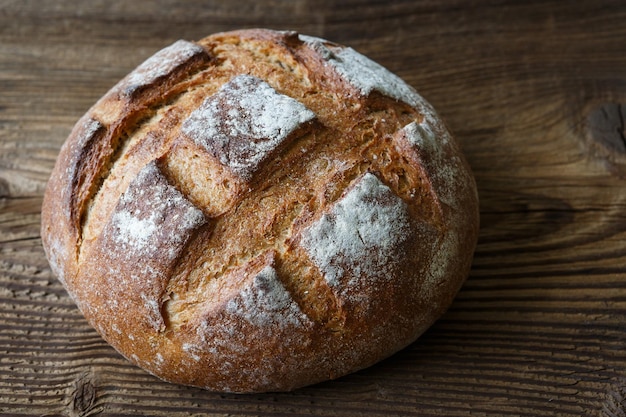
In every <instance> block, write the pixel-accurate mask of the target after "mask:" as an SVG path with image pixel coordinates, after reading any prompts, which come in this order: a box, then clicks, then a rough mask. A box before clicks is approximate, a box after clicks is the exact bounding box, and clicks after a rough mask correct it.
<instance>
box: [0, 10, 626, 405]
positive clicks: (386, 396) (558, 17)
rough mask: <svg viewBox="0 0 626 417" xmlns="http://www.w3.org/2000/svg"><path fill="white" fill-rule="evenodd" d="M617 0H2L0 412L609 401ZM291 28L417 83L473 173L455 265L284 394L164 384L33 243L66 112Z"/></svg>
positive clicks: (622, 14) (619, 303)
mask: <svg viewBox="0 0 626 417" xmlns="http://www.w3.org/2000/svg"><path fill="white" fill-rule="evenodd" d="M625 18H626V4H624V3H623V2H621V1H609V0H606V1H588V0H585V1H577V2H561V1H556V0H549V1H541V2H539V1H529V2H522V1H513V0H502V1H498V2H493V1H487V0H472V1H460V0H446V1H427V0H424V1H393V2H381V1H375V0H348V1H343V2H335V1H320V2H309V1H305V0H296V1H290V0H276V1H246V2H213V4H209V5H207V4H205V3H204V2H197V1H189V2H184V3H180V2H175V1H165V2H122V1H109V2H81V1H58V2H40V1H34V0H29V1H4V2H0V414H1V415H48V416H53V415H54V416H56V415H61V416H86V415H94V414H100V415H129V416H130V415H138V414H143V415H157V416H158V415H163V416H166V415H167V416H178V415H180V416H183V415H267V416H269V415H272V416H279V415H289V416H311V415H318V416H357V415H358V416H390V415H403V416H410V415H415V416H468V415H493V416H507V415H508V416H537V415H542V416H545V415H562V416H581V415H589V416H601V417H608V416H624V415H626V324H625V323H626V267H625V265H626V191H625V190H624V179H625V178H626V145H624V144H625V143H626V141H624V137H626V134H625V130H626V129H625V127H624V121H623V112H622V110H621V109H622V107H621V105H622V104H623V103H624V102H626V54H624V51H626V27H625V26H624V25H623V22H624V19H625ZM252 26H262V27H271V28H277V29H296V30H299V31H301V32H303V33H308V34H311V35H316V36H322V37H326V38H329V39H332V40H335V41H338V42H341V43H346V44H349V45H351V46H353V47H355V48H356V49H358V50H360V51H361V52H363V53H365V54H367V55H369V56H371V57H372V58H374V59H376V60H378V61H379V62H381V63H382V64H384V65H386V66H387V67H389V68H390V69H392V70H393V71H395V72H397V73H398V74H399V75H401V76H402V77H404V78H405V79H406V80H407V81H408V82H410V83H411V84H412V85H414V86H415V87H416V88H417V89H418V90H419V91H420V92H421V93H422V94H423V95H424V96H425V97H426V98H427V99H428V100H429V101H431V102H432V104H433V105H434V106H435V107H436V108H437V109H438V111H439V112H440V113H441V114H442V115H443V116H444V117H445V119H446V120H447V121H448V124H449V125H450V127H451V129H452V131H454V132H456V134H457V136H458V138H459V140H460V142H461V144H462V146H463V148H464V150H465V152H466V155H467V157H468V160H469V162H470V164H471V166H472V168H473V170H474V172H475V175H476V179H477V183H478V188H479V194H480V198H481V223H482V226H481V235H480V241H479V246H478V249H477V252H476V256H475V261H474V265H473V268H472V272H471V276H470V278H469V280H468V281H467V283H466V285H465V286H464V288H463V289H462V291H461V292H460V293H459V296H458V298H457V299H456V301H455V303H454V304H453V306H452V308H451V309H450V311H449V312H448V314H447V315H446V316H445V317H444V318H443V319H442V320H440V321H439V322H438V323H437V324H436V325H435V326H434V327H433V328H432V329H431V330H429V331H428V332H427V333H426V334H425V335H424V336H423V337H422V338H421V339H420V340H419V341H418V342H417V343H415V344H414V345H412V346H410V347H409V348H407V349H406V350H404V351H402V352H400V353H398V354H397V355H394V356H393V357H392V358H390V359H388V360H386V361H383V362H382V363H380V364H378V365H376V366H374V367H372V368H370V369H367V370H364V371H362V372H359V373H356V374H354V375H350V376H347V377H345V378H341V379H339V380H337V381H332V382H328V383H324V384H320V385H317V386H313V387H308V388H305V389H301V390H298V391H296V392H293V393H287V394H266V395H253V396H237V395H221V394H216V393H210V392H205V391H201V390H197V389H194V388H186V387H179V386H175V385H171V384H167V383H164V382H161V381H159V380H157V379H156V378H154V377H152V376H150V375H148V374H146V373H145V372H143V371H141V370H140V369H137V368H135V367H133V366H131V365H129V364H128V362H126V361H125V360H124V359H123V358H122V357H121V356H120V355H118V354H117V353H116V352H115V351H114V350H113V349H112V348H111V347H109V346H108V345H107V344H106V343H104V342H103V341H102V339H101V338H100V337H99V336H98V335H97V334H96V332H95V331H94V330H93V329H91V328H90V327H89V326H88V325H87V323H86V322H85V320H84V319H83V318H82V316H81V314H80V312H79V311H78V309H77V308H76V307H75V305H74V304H73V303H72V301H71V300H70V299H69V297H68V296H67V294H66V293H65V291H64V290H63V288H62V286H61V284H60V283H59V282H58V281H57V280H56V279H55V277H54V276H53V275H52V273H51V271H50V269H49V267H48V265H47V263H46V260H45V257H44V254H43V249H42V248H41V242H40V238H39V221H40V217H39V210H40V205H41V197H42V193H43V190H44V187H45V184H46V181H47V177H48V175H49V173H50V171H51V170H52V167H53V164H54V161H55V158H56V155H57V153H58V150H59V148H60V146H61V144H62V143H63V141H64V140H65V137H66V136H67V135H68V133H69V131H70V129H71V128H72V125H73V123H74V122H75V121H76V120H77V119H78V118H79V117H80V116H81V115H82V114H83V113H84V112H85V111H86V109H87V108H88V107H89V106H90V105H91V104H93V103H94V102H95V100H96V99H97V98H99V97H100V96H101V95H102V94H103V93H104V92H105V91H106V90H107V89H108V88H109V87H110V86H112V85H113V84H114V83H115V82H116V81H117V80H118V79H120V78H121V77H122V76H123V75H125V74H126V73H127V72H128V71H129V70H130V69H132V68H133V67H134V66H136V65H137V64H138V63H139V62H141V61H142V60H143V59H144V58H146V57H147V56H149V55H151V54H152V53H153V52H154V51H156V50H157V49H160V48H162V47H164V46H166V45H168V44H170V43H172V42H173V41H175V40H177V39H179V38H184V39H198V38H201V37H203V36H205V35H208V34H210V33H213V32H217V31H221V30H230V29H235V28H241V27H252Z"/></svg>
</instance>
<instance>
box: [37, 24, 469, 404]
mask: <svg viewBox="0 0 626 417" xmlns="http://www.w3.org/2000/svg"><path fill="white" fill-rule="evenodd" d="M477 210H478V203H477V196H476V189H475V185H474V181H473V178H472V176H471V173H470V171H469V168H468V166H467V164H466V162H465V161H464V159H463V156H462V155H461V153H460V151H459V149H458V146H457V145H456V143H455V141H454V139H453V138H452V137H451V135H450V133H449V132H448V131H447V130H446V128H445V126H444V125H443V123H442V122H441V121H440V120H439V118H438V117H437V116H436V114H435V113H434V111H433V110H432V108H431V107H430V106H429V105H428V104H427V103H426V102H425V101H424V100H423V99H422V98H421V97H420V96H419V95H418V94H417V93H415V91H414V90H413V89H412V88H411V87H409V86H408V85H406V84H405V83H404V82H402V81H401V80H400V79H399V78H397V77H396V76H394V75H392V74H391V73H389V72H388V71H386V70H384V69H383V68H382V67H380V66H378V65H377V64H374V63H373V62H372V61H370V60H368V59H367V58H365V57H363V56H362V55H359V54H357V53H356V52H354V51H353V50H351V49H350V48H345V47H342V46H340V45H336V44H333V43H331V42H327V41H324V40H321V39H317V38H312V37H307V36H302V35H298V34H297V33H294V32H274V31H268V30H261V29H256V30H244V31H237V32H228V33H221V34H216V35H213V36H210V37H208V38H205V39H203V40H201V41H199V42H197V43H192V42H186V41H179V42H176V43H175V44H173V45H172V46H170V47H168V48H165V49H164V50H162V51H160V52H158V53H157V54H155V56H153V57H152V58H150V59H148V60H147V61H146V62H145V63H143V64H142V65H140V66H139V67H138V68H137V69H136V70H134V71H133V72H132V73H131V74H129V75H128V76H127V77H126V78H124V79H123V80H122V81H120V82H119V83H118V84H117V85H116V86H115V87H114V88H113V89H111V91H110V92H109V93H107V94H106V95H105V96H104V97H103V98H102V99H101V100H100V101H98V103H96V104H95V105H94V106H93V107H92V108H91V109H90V110H89V111H88V112H87V114H86V115H85V116H84V117H83V118H82V119H81V120H80V121H79V122H78V123H77V125H76V127H75V128H74V130H73V131H72V134H71V135H70V137H69V138H68V140H67V142H66V143H65V145H64V147H63V149H62V150H61V154H60V156H59V159H58V161H57V165H56V166H55V170H54V172H53V175H52V177H51V179H50V182H49V185H48V188H47V190H46V195H45V199H44V205H43V210H42V238H43V243H44V248H45V249H46V253H47V255H48V258H49V260H50V263H51V266H52V268H53V269H54V271H55V273H56V274H57V275H58V276H59V278H60V279H61V281H62V282H63V283H64V285H65V286H66V288H67V289H68V292H69V293H70V295H71V296H72V297H73V298H74V299H75V300H76V302H77V305H78V306H79V308H80V309H81V311H82V312H83V313H84V314H85V316H86V318H87V319H88V320H89V322H90V323H91V324H92V325H93V326H94V327H95V328H96V329H97V330H98V331H99V332H100V334H102V336H103V337H104V338H105V339H106V340H107V341H108V342H109V343H111V344H112V345H113V346H114V347H115V348H116V349H118V350H119V351H120V352H121V353H122V354H123V355H124V356H126V357H127V358H129V359H130V360H131V361H133V362H134V363H136V364H137V365H139V366H141V367H143V368H145V369H146V370H148V371H149V372H151V373H153V374H155V375H157V376H159V377H161V378H164V379H166V380H169V381H173V382H178V383H182V384H189V385H195V386H200V387H204V388H208V389H213V390H219V391H231V392H260V391H276V390H290V389H294V388H297V387H300V386H303V385H307V384H311V383H315V382H318V381H323V380H325V379H328V378H336V377H338V376H341V375H344V374H346V373H349V372H353V371H355V370H357V369H360V368H363V367H366V366H369V365H371V364H373V363H375V362H377V361H379V360H381V359H383V358H385V357H387V356H389V355H391V354H392V353H394V352H396V351H397V350H399V349H401V348H403V347H404V346H406V345H407V344H408V343H411V342H412V341H413V340H415V339H416V338H417V337H418V336H419V335H420V334H421V333H422V332H423V331H424V330H425V329H426V328H428V326H430V325H431V324H432V323H433V322H434V320H436V319H437V318H438V317H439V316H440V315H441V314H442V313H443V312H444V311H445V310H446V308H447V307H448V306H449V304H450V303H451V301H452V299H453V297H454V295H455V294H456V292H457V291H458V289H459V287H460V286H461V284H462V282H463V281H464V279H465V277H466V276H467V273H468V270H469V267H470V263H471V259H472V254H473V250H474V246H475V243H476V237H477V233H478V213H477Z"/></svg>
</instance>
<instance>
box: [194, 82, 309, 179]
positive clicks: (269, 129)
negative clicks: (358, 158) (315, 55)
mask: <svg viewBox="0 0 626 417" xmlns="http://www.w3.org/2000/svg"><path fill="white" fill-rule="evenodd" d="M314 117H315V114H314V113H313V112H312V111H311V110H309V109H307V108H306V107H305V106H304V105H303V104H302V103H300V102H298V101H296V100H294V99H292V98H291V97H288V96H285V95H282V94H279V93H277V92H276V91H275V90H274V89H273V88H272V87H271V86H270V85H269V84H267V83H266V82H265V81H263V80H260V79H258V78H256V77H252V76H249V75H239V76H236V77H234V78H233V79H232V80H231V81H230V82H228V83H227V84H226V85H224V86H223V87H222V88H221V89H220V91H219V92H217V93H216V94H215V95H214V96H211V97H209V98H207V99H206V100H205V101H204V103H202V105H201V106H200V107H199V108H198V109H197V110H195V111H194V112H193V113H192V114H191V116H190V117H189V118H188V119H187V120H186V121H185V123H184V124H183V128H182V131H183V133H185V134H186V135H187V136H189V137H190V138H191V139H193V140H194V141H195V142H196V143H197V144H198V145H201V146H203V147H204V148H205V149H206V150H207V151H209V152H210V153H212V154H213V155H214V156H215V157H216V158H217V159H218V160H219V161H220V162H221V163H222V164H224V165H226V166H228V167H229V168H230V169H232V170H233V171H234V172H235V173H237V174H238V175H240V176H241V177H243V178H244V179H249V178H250V177H251V175H252V174H253V173H254V171H255V170H256V169H257V168H258V166H259V165H260V164H261V163H262V162H263V161H264V160H265V159H266V158H267V157H268V156H269V155H270V154H271V153H272V152H273V151H274V150H275V149H276V148H277V147H278V146H280V145H281V143H282V142H283V141H285V140H286V139H287V138H288V137H289V134H290V133H291V132H293V131H294V130H295V129H297V128H298V127H299V126H300V125H301V124H303V123H305V122H308V121H309V120H311V119H313V118H314Z"/></svg>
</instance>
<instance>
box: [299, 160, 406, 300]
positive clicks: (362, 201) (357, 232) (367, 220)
mask: <svg viewBox="0 0 626 417" xmlns="http://www.w3.org/2000/svg"><path fill="white" fill-rule="evenodd" d="M409 219H410V217H409V214H408V211H407V207H406V203H404V201H402V200H401V199H400V198H399V197H397V196H396V195H394V194H393V192H392V191H391V190H390V189H389V187H387V186H386V185H385V184H383V183H382V182H381V181H380V180H379V179H378V177H376V176H375V175H374V174H371V173H366V174H365V175H363V177H362V178H360V179H359V180H358V182H357V183H356V184H354V185H353V186H352V188H351V189H349V190H348V192H347V193H346V194H345V196H344V197H343V198H341V199H340V200H339V201H338V202H337V203H336V204H335V205H334V206H333V207H332V208H331V209H330V211H329V212H328V213H324V214H323V215H322V216H321V217H320V219H319V220H318V221H317V222H315V223H313V224H312V225H311V226H309V227H308V228H307V229H306V230H305V231H304V233H303V239H302V245H303V247H304V248H305V249H306V251H307V252H308V253H309V255H310V256H311V258H312V259H313V261H314V262H315V264H316V265H317V266H318V267H319V268H320V270H321V271H322V273H323V274H324V278H325V279H326V281H328V283H329V284H330V285H331V286H333V287H337V288H339V289H340V291H342V292H346V293H347V294H348V293H350V292H351V290H352V287H354V286H361V285H376V282H377V281H378V280H387V279H390V278H391V274H389V272H390V270H392V269H393V268H392V267H393V265H394V264H395V263H396V262H400V261H401V259H402V254H398V253H397V252H398V249H399V248H400V247H401V245H402V243H403V241H404V240H406V238H407V237H408V235H409V234H410V233H411V229H410V220H409ZM345 277H348V279H347V280H346V279H345ZM346 289H347V290H349V291H346Z"/></svg>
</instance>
